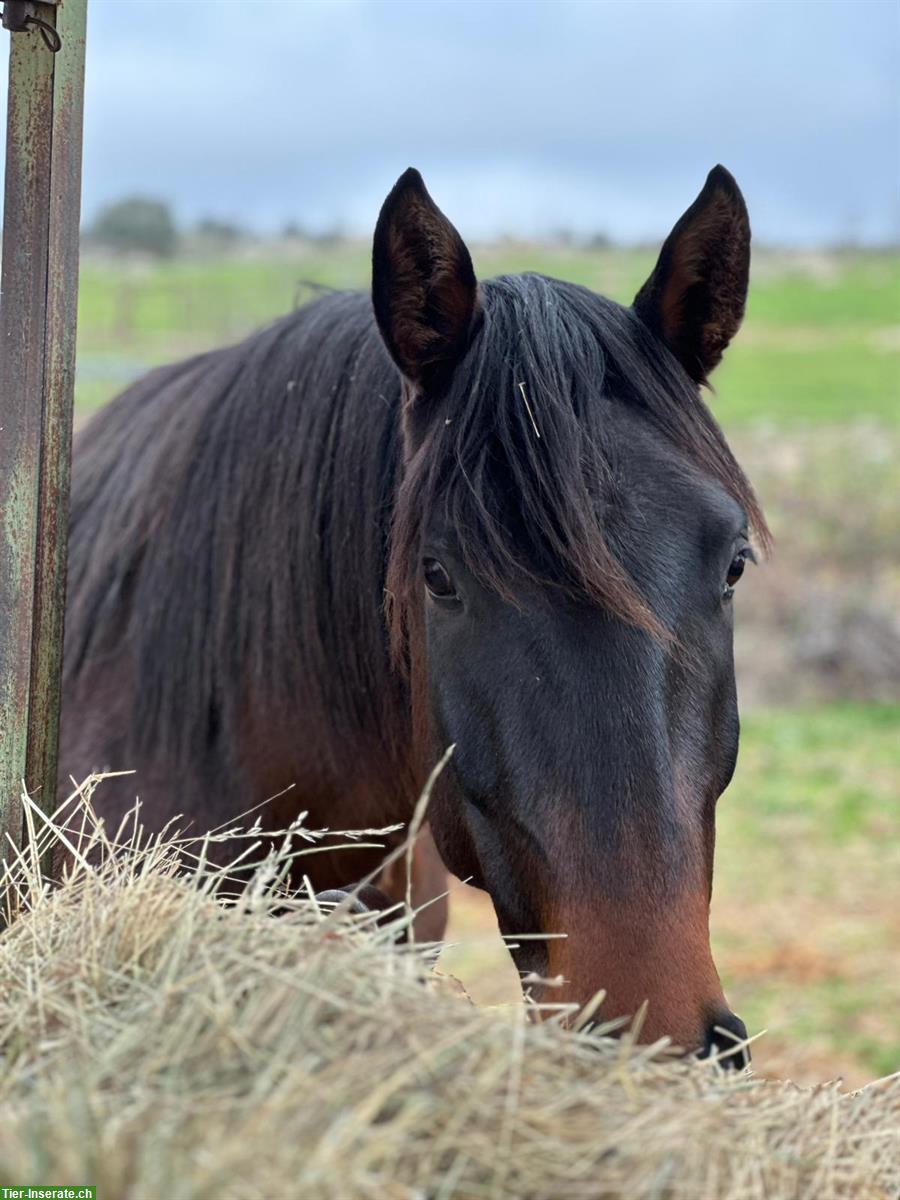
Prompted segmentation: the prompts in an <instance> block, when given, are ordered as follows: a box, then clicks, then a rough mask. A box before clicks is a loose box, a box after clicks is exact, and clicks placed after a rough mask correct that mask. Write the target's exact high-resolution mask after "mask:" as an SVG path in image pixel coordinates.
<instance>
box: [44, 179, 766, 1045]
mask: <svg viewBox="0 0 900 1200" xmlns="http://www.w3.org/2000/svg"><path fill="white" fill-rule="evenodd" d="M749 251H750V229H749V223H748V219H747V212H746V208H745V205H744V201H743V198H742V196H741V194H740V191H739V190H738V187H737V185H736V184H735V182H734V180H733V179H732V177H731V176H730V175H729V174H728V172H727V171H725V170H724V169H723V168H722V167H716V168H715V169H714V170H713V171H712V172H711V173H710V175H709V177H708V179H707V181H706V184H705V186H704V188H703V190H702V192H701V193H700V195H699V197H698V198H697V200H696V201H695V202H694V203H693V204H692V205H691V207H690V208H689V209H688V210H687V212H686V213H685V214H684V215H683V216H682V217H681V219H680V220H679V221H678V223H677V224H676V225H675V227H674V229H673V231H672V233H671V234H670V236H669V238H668V239H667V241H666V242H665V244H664V246H663V248H662V251H661V254H660V257H659V261H658V263H657V265H656V267H655V269H654V271H653V273H652V275H651V276H650V278H649V280H648V281H647V283H646V284H645V285H644V286H643V288H642V289H641V290H640V292H639V293H638V295H637V298H636V299H635V301H634V304H633V306H632V307H630V308H624V307H622V306H620V305H618V304H615V303H613V302H611V301H610V300H607V299H604V298H602V297H599V296H597V295H594V294H593V293H591V292H589V291H586V290H585V289H583V288H580V287H576V286H574V285H572V284H568V283H562V282H559V281H557V280H554V279H547V278H544V277H543V276H540V275H516V276H506V277H503V278H499V279H493V280H489V281H487V282H482V283H480V284H479V283H478V282H476V278H475V274H474V272H473V268H472V261H471V258H470V256H469V252H468V250H467V249H466V246H465V244H464V243H463V241H462V239H461V238H460V236H459V234H458V233H457V231H456V230H455V229H454V227H453V226H452V225H451V224H450V223H449V221H448V220H447V219H446V217H444V215H443V214H442V213H441V212H440V210H439V209H438V208H437V207H436V206H435V204H434V202H433V201H432V199H431V197H430V196H429V194H428V192H427V191H426V189H425V186H424V184H423V182H422V179H421V177H420V176H419V174H418V173H417V172H416V171H413V170H410V171H407V172H406V174H404V175H403V176H402V177H401V179H400V180H399V181H398V183H397V185H396V186H395V187H394V189H393V191H392V192H391V194H390V195H389V196H388V198H387V200H386V202H385V204H384V207H383V209H382V211H381V215H380V217H379V220H378V224H377V228H376V231H375V241H374V252H373V280H372V296H371V298H369V297H367V296H365V295H362V294H356V293H346V294H329V295H325V296H323V297H321V298H319V299H317V300H315V301H314V302H313V303H311V304H309V306H308V307H305V308H303V309H301V310H300V311H297V312H295V313H292V314H291V315H290V316H288V317H286V318H285V319H284V320H282V321H280V322H279V323H277V324H275V325H273V326H272V327H271V328H269V329H266V330H264V331H263V332H261V333H258V334H256V335H254V336H253V337H250V338H249V339H247V340H246V341H245V342H242V343H241V344H240V345H237V346H232V347H230V348H227V349H223V350H217V351H214V352H212V353H209V354H204V355H200V356H199V357H196V358H193V359H191V360H189V361H187V362H182V363H179V364H177V365H175V366H169V367H165V368H162V369H160V370H157V371H154V372H153V373H152V374H150V375H148V376H147V377H146V378H145V379H143V380H141V381H140V382H138V383H136V384H135V385H134V386H133V387H131V388H129V389H128V391H126V392H125V393H124V394H123V395H122V396H120V397H119V398H118V399H117V400H116V401H114V402H113V403H112V404H111V405H110V406H109V407H108V408H107V409H105V410H104V411H103V412H101V413H100V414H99V415H98V416H97V417H95V418H94V420H93V421H92V422H91V423H90V425H89V426H88V427H87V428H86V429H85V430H84V432H83V434H82V435H81V436H80V438H79V439H78V442H77V449H76V458H75V467H74V485H73V499H72V527H71V546H70V565H69V610H68V624H67V631H66V667H65V699H64V711H63V720H62V768H63V775H64V777H65V776H68V775H69V774H72V775H74V776H76V777H83V776H84V775H85V774H86V773H87V772H88V771H89V770H90V769H92V768H104V767H109V768H135V769H136V771H137V774H136V776H134V777H133V778H128V779H125V780H119V781H110V782H108V783H107V784H106V785H104V787H102V788H101V789H100V790H99V792H98V793H97V796H96V802H97V806H98V808H99V810H100V814H101V815H102V816H103V817H104V818H105V819H106V821H107V823H115V822H117V820H118V819H119V818H120V817H121V815H122V814H123V813H124V812H125V811H126V810H127V809H128V808H129V807H130V806H131V804H132V802H133V800H134V797H135V795H136V794H139V795H140V797H141V799H142V804H143V808H142V815H143V819H144V821H145V823H146V824H147V825H148V826H149V827H150V828H151V829H152V828H159V827H160V826H162V825H163V823H164V822H166V821H167V820H168V819H169V818H171V817H173V816H175V815H176V814H183V815H184V823H183V824H185V823H186V824H188V825H189V826H190V828H191V829H192V830H194V831H198V832H199V831H203V830H205V829H209V828H212V827H213V826H217V825H220V824H222V823H225V822H229V821H233V820H234V819H235V817H236V816H237V815H238V814H240V813H243V812H245V811H246V810H248V809H249V808H251V807H252V806H254V805H257V804H259V803H260V802H262V801H265V800H266V799H267V798H269V797H275V799H272V800H270V801H269V802H268V803H267V804H266V805H265V806H264V807H263V809H262V816H263V820H264V823H265V825H266V827H267V828H276V827H283V826H284V825H286V824H287V823H288V822H289V821H290V820H292V819H293V818H294V817H296V816H297V814H298V813H300V812H301V811H304V810H307V811H308V812H309V814H310V816H309V824H310V825H311V826H312V827H318V826H323V825H324V826H328V827H330V828H333V829H354V828H360V827H367V826H383V825H385V824H389V823H392V822H408V821H409V819H410V817H411V814H412V811H413V808H414V805H415V802H416V799H417V797H418V795H419V792H420V789H421V787H422V784H423V781H424V779H425V778H426V775H427V773H428V771H429V769H430V768H431V767H432V766H433V764H434V763H435V761H436V760H437V758H438V757H439V756H440V754H441V752H442V751H443V750H444V748H445V747H447V746H448V745H450V744H451V743H453V744H455V751H454V753H453V756H452V758H451V760H450V763H449V766H448V767H447V769H446V770H445V771H444V773H443V775H442V776H441V778H440V780H439V782H438V784H437V787H436V789H435V792H434V795H433V797H432V802H431V806H430V809H429V814H428V816H429V821H430V825H431V829H432V832H433V837H434V841H435V843H436V845H437V847H438V850H439V852H440V860H442V861H440V860H438V859H437V857H436V855H434V852H433V848H432V851H431V853H432V856H433V857H432V858H431V860H430V861H429V859H428V853H429V843H427V842H425V843H423V844H422V847H421V850H420V853H419V855H418V857H417V864H416V867H417V870H416V876H417V881H416V883H417V886H416V891H415V893H414V898H416V899H418V900H423V899H426V898H427V897H428V896H429V895H431V896H433V895H437V894H438V893H439V892H440V891H441V890H442V887H443V881H444V876H445V872H444V864H445V865H446V867H447V868H449V869H450V870H451V871H453V872H455V873H456V874H457V875H460V876H462V877H465V878H471V879H472V880H473V881H474V883H475V884H477V886H479V887H481V888H484V889H486V890H487V891H488V892H489V893H490V895H491V897H492V899H493V902H494V905H495V908H496V911H497V914H498V917H499V921H500V926H501V928H502V930H503V931H504V932H505V933H508V934H513V935H515V934H522V933H541V932H543V933H560V932H565V933H566V935H567V936H566V938H565V939H560V938H557V939H552V940H546V941H543V942H542V941H540V940H530V941H523V942H522V943H521V949H519V950H517V951H516V952H515V958H516V961H517V965H518V966H519V968H520V969H521V970H522V971H523V972H533V973H537V974H540V975H542V976H560V977H561V978H562V979H563V980H564V982H563V983H562V986H561V987H559V989H558V990H557V991H554V992H553V993H552V994H550V995H548V996H547V998H548V999H550V1000H558V1001H575V1002H585V1001H587V1000H588V999H590V998H591V996H592V995H593V994H594V992H595V991H596V989H598V988H600V987H603V988H605V989H606V991H607V997H606V1000H605V1002H604V1003H603V1006H602V1010H601V1015H602V1016H603V1017H615V1016H619V1015H621V1014H631V1013H634V1012H635V1011H636V1010H637V1008H638V1007H639V1005H640V1004H641V1002H642V1001H644V1000H645V999H646V1000H648V1001H649V1008H648V1012H647V1017H646V1022H645V1025H644V1029H643V1035H644V1036H645V1037H647V1038H655V1037H657V1036H658V1035H660V1034H663V1033H668V1034H670V1035H671V1036H672V1037H673V1038H674V1039H675V1040H676V1041H678V1042H679V1043H680V1044H682V1045H684V1046H688V1047H696V1048H698V1049H700V1050H701V1051H703V1050H704V1049H705V1050H706V1051H707V1052H708V1051H709V1050H710V1049H711V1048H714V1047H716V1046H722V1045H724V1042H718V1041H717V1035H716V1033H715V1032H714V1030H715V1029H716V1027H719V1028H720V1029H724V1030H725V1031H732V1032H733V1033H735V1034H737V1035H739V1036H742V1035H743V1034H744V1028H743V1025H742V1024H741V1022H740V1021H739V1019H738V1018H737V1017H735V1016H734V1015H733V1014H731V1013H730V1012H729V1010H728V1008H727V1006H726V1003H725V998H724V995H723V993H722V988H721V985H720V983H719V978H718V975H717V972H716V968H715V966H714V964H713V960H712V955H711V952H710V946H709V919H708V916H709V901H710V894H711V887H712V868H713V844H714V829H715V807H716V800H717V798H718V796H719V795H720V793H721V792H722V791H723V790H724V788H725V787H726V785H727V784H728V781H729V779H730V778H731V775H732V771H733V769H734V764H735V758H736V753H737V743H738V716H737V706H736V700H735V684H734V668H733V656H732V604H731V599H732V594H733V591H734V587H735V585H736V583H737V581H738V579H739V578H740V576H741V573H742V571H743V569H744V565H745V562H746V561H747V559H748V558H751V557H752V551H751V548H750V539H751V537H752V536H754V535H755V537H756V539H757V540H758V541H760V542H762V543H765V541H766V537H767V534H766V528H765V523H764V520H763V518H762V515H761V513H760V510H759V506H758V504H757V502H756V500H755V498H754V495H753V492H752V489H751V487H750V485H749V484H748V482H747V480H746V478H745V476H744V475H743V473H742V471H741V470H740V468H739V466H738V465H737V463H736V462H735V460H734V458H733V456H732V454H731V452H730V450H729V448H728V446H727V444H726V442H725V439H724V437H723V435H722V433H721V432H720V430H719V428H718V426H717V425H716V423H715V421H714V419H713V418H712V417H711V415H710V413H709V411H708V409H707V408H706V406H705V404H704V403H703V401H702V399H701V397H700V386H701V385H702V384H704V383H705V382H706V380H707V376H708V374H709V372H710V371H711V370H712V369H713V368H714V367H715V366H716V364H717V363H718V361H719V359H720V358H721V356H722V353H723V351H724V349H725V347H726V346H727V344H728V342H729V341H730V339H731V338H732V336H733V335H734V334H735V332H736V331H737V329H738V326H739V324H740V322H741V319H742V316H743V311H744V303H745V298H746V291H747V279H748V269H749ZM285 789H289V790H285ZM372 853H373V852H372V851H358V852H347V851H341V852H340V853H339V854H336V855H333V856H328V855H316V856H313V857H308V858H305V859H303V860H302V861H303V865H304V868H305V869H306V870H307V871H308V872H309V874H310V876H311V878H312V881H313V884H314V886H315V887H316V888H319V889H324V888H335V887H338V886H341V885H346V884H347V882H348V880H353V879H360V878H362V877H363V876H364V875H365V874H366V873H367V872H369V871H370V870H371V869H373V867H374V866H375V865H377V863H374V864H373V860H372V857H371V856H372ZM382 885H383V888H384V889H385V890H386V891H387V892H388V893H389V894H394V895H396V894H397V890H396V886H397V881H396V879H394V878H392V877H387V878H385V879H384V880H382ZM392 889H393V890H392ZM428 912H429V917H430V928H428V930H427V933H428V934H429V935H430V936H432V937H437V936H440V934H441V932H442V928H443V918H444V913H443V910H442V909H441V907H440V906H437V907H435V908H432V909H430V910H428ZM718 1037H719V1038H721V1037H722V1035H721V1034H719V1035H718Z"/></svg>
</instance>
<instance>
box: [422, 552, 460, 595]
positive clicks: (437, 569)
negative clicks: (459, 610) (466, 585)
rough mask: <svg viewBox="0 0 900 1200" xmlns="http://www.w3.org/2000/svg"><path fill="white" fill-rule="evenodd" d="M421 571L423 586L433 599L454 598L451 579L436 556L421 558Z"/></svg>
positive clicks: (454, 592) (454, 589)
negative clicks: (423, 578) (423, 577)
mask: <svg viewBox="0 0 900 1200" xmlns="http://www.w3.org/2000/svg"><path fill="white" fill-rule="evenodd" d="M422 573H423V575H424V576H425V586H426V587H427V588H428V590H429V592H430V593H431V594H432V596H434V598H435V600H454V599H455V598H456V588H455V587H454V586H453V580H452V579H451V578H450V576H449V575H448V574H447V571H446V569H445V568H444V566H443V565H442V564H441V563H439V562H438V560H437V559H436V558H426V559H423V560H422Z"/></svg>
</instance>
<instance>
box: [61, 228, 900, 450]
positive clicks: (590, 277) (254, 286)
mask: <svg viewBox="0 0 900 1200" xmlns="http://www.w3.org/2000/svg"><path fill="white" fill-rule="evenodd" d="M475 260H476V269H477V270H478V271H479V273H480V274H481V275H482V276H483V277H485V278H487V277H489V276H491V275H497V274H502V273H505V272H510V271H524V270H534V271H540V272H543V273H544V274H548V275H555V276H557V277H559V278H562V279H569V280H572V281H574V282H577V283H582V284H584V285H586V286H588V287H591V288H594V289H595V290H597V291H601V292H604V293H606V294H607V295H610V296H612V297H613V298H614V299H616V300H620V301H622V302H625V303H628V302H630V301H631V299H632V298H633V296H634V294H635V292H636V290H637V288H638V287H639V286H640V284H641V282H642V281H643V279H644V278H645V277H646V275H647V274H648V272H649V270H650V268H651V266H652V255H650V254H647V253H644V252H640V251H631V250H597V251H589V250H574V249H559V250H554V249H548V248H540V247H535V246H531V245H522V246H519V245H508V246H502V247H485V248H483V249H481V250H480V251H478V252H477V253H476V255H475ZM368 272H369V267H368V248H367V247H366V246H364V245H361V244H356V243H351V244H339V245H335V246H333V247H328V248H311V249H309V250H308V251H306V252H303V251H302V250H299V249H298V250H294V251H293V252H292V253H291V254H289V255H288V256H280V257H278V256H274V255H272V254H271V253H270V254H267V255H264V254H262V253H260V254H259V255H257V256H255V257H235V258H229V259H225V260H219V261H175V262H171V263H162V264H159V265H157V266H150V265H140V266H127V265H121V264H109V263H105V262H98V261H96V260H92V259H90V258H87V259H86V260H85V262H84V264H83V267H82V275H81V297H80V303H79V374H78V383H77V404H78V408H79V411H80V412H82V413H85V412H87V411H89V410H91V409H93V408H96V407H98V406H99V405H100V404H103V403H104V402H105V401H106V400H107V399H109V398H110V396H111V395H113V394H114V393H115V392H116V391H117V390H119V389H120V388H121V386H123V384H124V383H125V382H126V381H127V380H128V379H129V378H130V377H132V376H133V375H134V374H136V373H139V372H140V370H141V369H142V368H144V367H146V366H149V365H153V364H156V363H159V362H165V361H167V360H169V359H172V358H176V357H178V356H180V355H184V354H188V353H191V352H193V351H196V350H201V349H207V348H209V347H210V346H214V345H217V344H221V343H223V342H226V341H229V340H233V339H235V338H239V337H242V336H243V335H244V334H246V333H248V332H250V331H251V330H252V329H254V328H256V327H257V326H259V325H261V324H264V323H265V322H267V321H270V320H272V319H274V318H275V317H277V316H279V315H281V314H282V313H285V312H288V311H289V310H290V309H291V308H292V307H294V306H295V305H296V304H298V303H300V302H302V301H304V300H305V299H307V298H308V297H309V295H310V294H311V292H310V289H309V288H308V287H307V286H306V285H307V284H310V283H311V284H318V285H324V286H327V287H338V288H344V287H365V286H366V284H367V282H368ZM898 326H900V254H896V253H895V254H891V255H875V254H854V255H850V254H848V255H836V254H832V255H824V254H823V255H806V256H801V255H783V256H778V255H772V254H769V253H765V252H761V253H760V254H758V255H757V257H756V259H755V261H754V275H753V281H752V287H751V294H750V302H749V306H748V313H747V319H746V322H745V325H744V328H743V330H742V332H741V334H740V337H739V338H738V340H737V342H736V343H735V345H734V346H733V347H732V349H731V351H730V352H729V354H728V356H727V358H726V360H725V362H724V364H723V365H722V367H721V368H720V370H719V372H718V373H717V375H716V377H715V386H716V393H717V395H716V398H715V401H714V406H715V409H716V412H717V414H718V416H719V417H720V419H721V420H722V422H723V423H724V424H725V425H726V426H733V425H735V424H741V423H748V422H762V421H771V422H776V423H777V424H779V425H788V426H789V425H795V424H798V423H808V422H815V423H822V422H828V423H836V422H838V423H839V422H841V421H844V420H846V419H856V418H859V417H870V418H876V419H878V420H880V421H883V422H886V423H888V424H891V425H897V424H898V423H900V335H898Z"/></svg>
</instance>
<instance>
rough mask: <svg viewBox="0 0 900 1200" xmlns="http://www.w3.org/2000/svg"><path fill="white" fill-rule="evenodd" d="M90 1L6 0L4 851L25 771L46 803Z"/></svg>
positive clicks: (60, 604)
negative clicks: (7, 48)
mask: <svg viewBox="0 0 900 1200" xmlns="http://www.w3.org/2000/svg"><path fill="white" fill-rule="evenodd" d="M86 12H87V0H60V2H59V3H56V2H54V3H49V2H46V3H44V2H35V0H5V3H4V16H3V19H4V25H6V26H7V27H8V28H10V29H12V30H13V32H12V33H11V47H10V68H9V108H8V115H7V135H6V191H5V202H4V222H3V258H2V279H0V839H2V841H0V858H2V857H4V852H5V849H6V848H7V847H8V842H7V836H9V837H11V838H12V840H13V842H14V843H15V844H19V843H20V841H21V836H22V813H21V807H20V803H19V792H20V790H21V785H22V781H23V780H24V781H25V783H26V786H27V787H28V789H29V792H31V793H32V794H33V795H35V797H36V799H37V801H38V803H39V804H40V805H41V807H42V808H44V809H45V810H47V809H52V808H53V807H54V806H55V793H56V756H57V737H58V725H59V693H60V683H59V681H60V666H61V661H62V635H63V614H64V607H65V563H66V532H67V521H68V498H69V463H70V455H71V431H72V398H73V383H74V369H75V318H76V302H77V289H78V227H79V217H80V203H81V121H82V97H83V81H84V40H85V21H86ZM55 35H58V36H55ZM55 45H58V46H59V49H58V51H57V52H54V50H53V46H55Z"/></svg>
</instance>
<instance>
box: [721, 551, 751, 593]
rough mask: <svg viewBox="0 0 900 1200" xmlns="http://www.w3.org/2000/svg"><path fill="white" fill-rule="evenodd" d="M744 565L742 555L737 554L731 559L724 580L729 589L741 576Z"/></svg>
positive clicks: (745, 561) (744, 560) (744, 561)
mask: <svg viewBox="0 0 900 1200" xmlns="http://www.w3.org/2000/svg"><path fill="white" fill-rule="evenodd" d="M746 563H747V560H746V558H745V557H744V555H743V554H738V555H737V556H736V557H735V558H733V559H732V560H731V566H730V567H729V568H728V575H727V576H726V579H725V582H726V583H727V584H728V586H729V587H734V585H735V584H736V583H737V581H738V580H739V579H740V577H741V576H742V575H743V573H744V567H745V565H746Z"/></svg>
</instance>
